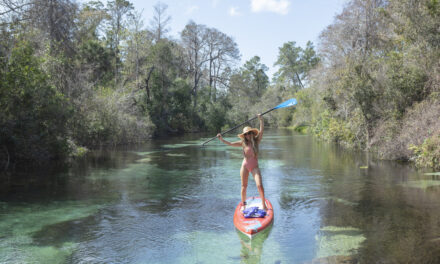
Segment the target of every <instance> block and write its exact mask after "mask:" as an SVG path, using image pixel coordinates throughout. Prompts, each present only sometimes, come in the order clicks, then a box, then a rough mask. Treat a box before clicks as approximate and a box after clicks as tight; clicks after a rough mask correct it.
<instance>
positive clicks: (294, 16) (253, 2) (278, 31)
mask: <svg viewBox="0 0 440 264" xmlns="http://www.w3.org/2000/svg"><path fill="white" fill-rule="evenodd" d="M130 2H131V3H133V5H134V8H135V10H136V11H138V12H142V17H143V20H144V24H145V26H147V27H148V26H149V25H150V20H151V19H152V17H153V6H154V5H156V4H157V3H158V2H159V1H158V0H131V1H130ZM160 2H161V3H164V4H166V5H168V9H167V11H166V14H168V15H169V16H170V17H171V21H170V23H169V28H170V32H169V33H168V34H169V37H171V38H174V39H180V37H179V36H180V32H181V31H182V30H183V29H184V27H185V25H186V24H187V23H188V22H189V21H190V20H192V21H194V22H195V23H196V24H202V25H205V26H207V27H210V28H216V29H218V30H220V31H221V32H223V33H225V34H226V35H228V36H230V37H232V38H233V39H234V41H235V42H236V43H237V45H238V48H239V50H240V53H241V62H239V65H237V66H241V65H242V64H244V62H246V61H247V60H249V59H251V58H252V57H254V56H259V57H260V59H261V62H262V63H263V64H265V65H266V66H267V67H269V71H268V72H267V74H268V76H269V77H272V75H273V73H275V72H276V70H277V69H276V67H274V63H275V62H276V60H277V57H278V52H279V48H280V47H282V46H283V44H284V43H286V42H288V41H295V42H296V43H297V46H300V47H303V48H304V47H305V45H306V43H307V41H309V40H310V41H312V42H313V43H314V44H315V47H316V44H317V43H318V37H319V34H320V33H321V31H322V30H324V29H325V28H326V27H327V26H328V25H330V24H331V23H332V22H333V20H334V17H335V15H336V14H338V13H340V12H341V11H342V9H343V6H344V3H346V2H347V0H160Z"/></svg>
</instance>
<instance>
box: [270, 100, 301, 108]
mask: <svg viewBox="0 0 440 264" xmlns="http://www.w3.org/2000/svg"><path fill="white" fill-rule="evenodd" d="M297 103H298V102H297V101H296V99H295V98H292V99H289V100H287V101H285V102H284V103H281V104H279V105H277V106H275V107H274V108H273V109H278V108H284V107H290V106H294V105H296V104H297Z"/></svg>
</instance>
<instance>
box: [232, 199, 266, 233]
mask: <svg viewBox="0 0 440 264" xmlns="http://www.w3.org/2000/svg"><path fill="white" fill-rule="evenodd" d="M251 207H258V208H259V209H263V208H262V203H261V198H260V197H250V198H248V199H247V200H246V208H251ZM266 207H267V211H266V216H265V217H262V218H245V217H244V215H243V213H242V212H241V202H240V203H238V205H237V208H236V209H235V213H234V225H235V227H236V228H237V229H238V230H239V231H240V232H242V233H243V234H245V235H247V236H248V237H250V238H252V237H253V236H255V235H256V234H257V233H258V232H260V231H263V230H264V229H266V228H267V227H269V226H270V224H272V221H273V208H272V204H271V203H270V202H269V200H268V199H266Z"/></svg>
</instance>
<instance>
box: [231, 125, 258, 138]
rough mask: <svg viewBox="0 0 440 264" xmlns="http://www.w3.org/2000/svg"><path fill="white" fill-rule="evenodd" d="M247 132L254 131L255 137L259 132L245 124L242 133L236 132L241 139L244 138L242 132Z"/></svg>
mask: <svg viewBox="0 0 440 264" xmlns="http://www.w3.org/2000/svg"><path fill="white" fill-rule="evenodd" d="M247 132H254V134H255V135H254V136H255V137H256V136H258V134H259V133H260V130H258V129H256V128H252V127H249V126H247V127H244V128H243V133H241V134H238V135H237V136H238V137H239V138H241V139H244V134H246V133H247Z"/></svg>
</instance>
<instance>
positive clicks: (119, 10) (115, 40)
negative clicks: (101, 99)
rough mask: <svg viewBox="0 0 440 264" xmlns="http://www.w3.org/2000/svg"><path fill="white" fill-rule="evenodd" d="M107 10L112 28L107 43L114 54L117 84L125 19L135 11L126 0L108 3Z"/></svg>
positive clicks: (114, 0) (108, 32)
mask: <svg viewBox="0 0 440 264" xmlns="http://www.w3.org/2000/svg"><path fill="white" fill-rule="evenodd" d="M107 9H108V12H109V18H110V21H109V23H110V28H109V30H108V31H107V38H108V39H107V41H108V42H109V44H110V48H111V50H113V52H114V65H113V66H114V76H115V84H116V85H117V84H118V82H119V79H120V77H119V75H120V72H119V69H120V63H121V58H120V47H119V45H120V42H121V39H122V38H123V34H124V30H125V29H126V26H125V25H124V19H125V18H126V16H128V15H129V14H130V13H131V11H132V10H133V9H134V8H133V4H132V3H130V2H129V1H126V0H113V1H109V2H107Z"/></svg>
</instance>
